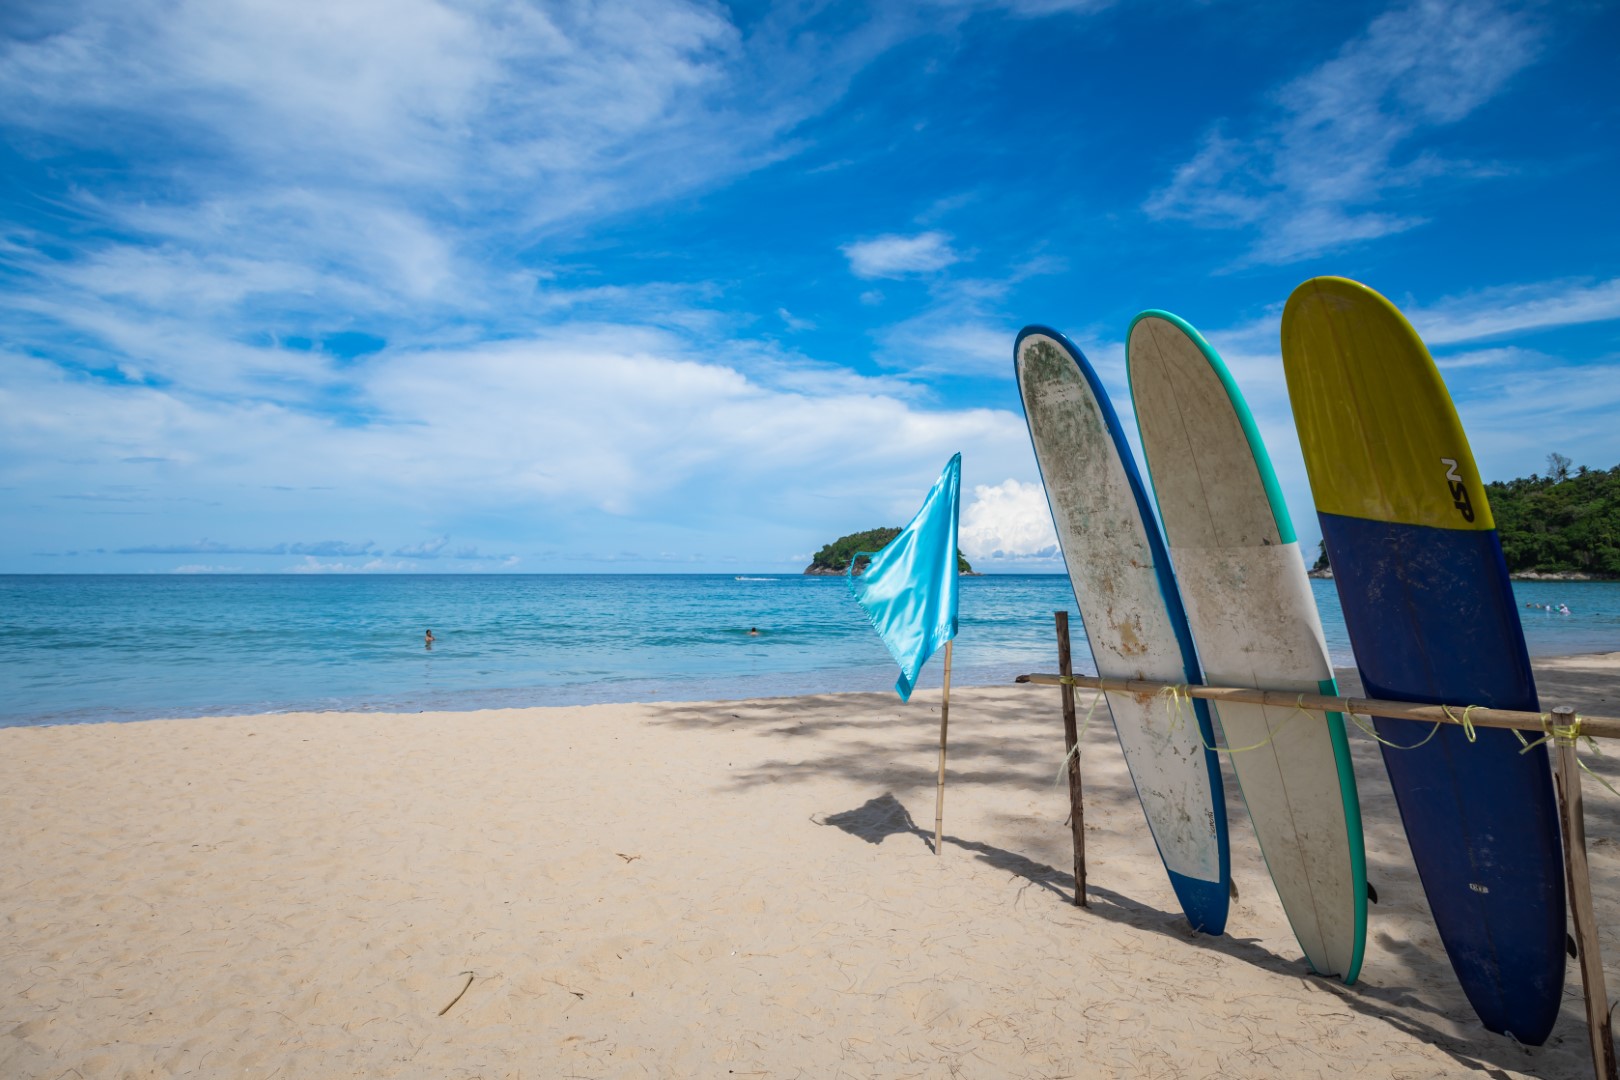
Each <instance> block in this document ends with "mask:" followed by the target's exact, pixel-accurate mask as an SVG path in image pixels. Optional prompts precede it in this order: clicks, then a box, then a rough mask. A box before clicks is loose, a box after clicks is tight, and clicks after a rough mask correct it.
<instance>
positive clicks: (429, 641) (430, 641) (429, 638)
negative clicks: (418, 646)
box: [427, 630, 433, 649]
mask: <svg viewBox="0 0 1620 1080" xmlns="http://www.w3.org/2000/svg"><path fill="white" fill-rule="evenodd" d="M427 647H428V648H430V649H431V648H433V631H432V630H429V631H428V632H427Z"/></svg>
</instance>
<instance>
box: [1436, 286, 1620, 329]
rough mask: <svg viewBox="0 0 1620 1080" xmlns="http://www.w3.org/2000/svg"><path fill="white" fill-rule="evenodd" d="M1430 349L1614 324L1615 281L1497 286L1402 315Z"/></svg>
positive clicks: (1619, 295) (1617, 315)
mask: <svg viewBox="0 0 1620 1080" xmlns="http://www.w3.org/2000/svg"><path fill="white" fill-rule="evenodd" d="M1406 316H1407V318H1408V319H1410V320H1411V323H1412V326H1413V327H1414V328H1415V329H1416V330H1417V331H1418V333H1419V334H1421V335H1422V336H1423V340H1424V341H1426V342H1428V343H1429V344H1430V345H1450V344H1454V343H1457V342H1463V341H1478V340H1480V339H1481V338H1490V337H1497V336H1499V335H1504V334H1515V333H1526V332H1530V331H1535V330H1546V329H1551V328H1553V327H1558V326H1576V325H1580V324H1582V323H1594V322H1607V321H1609V320H1612V319H1620V278H1611V279H1609V280H1608V281H1600V282H1597V283H1596V284H1588V283H1586V282H1580V281H1546V282H1536V283H1533V284H1527V285H1508V286H1499V287H1497V288H1492V289H1483V290H1480V291H1479V292H1476V293H1472V294H1470V295H1468V296H1461V297H1448V298H1446V299H1444V300H1440V301H1438V302H1436V303H1434V304H1430V305H1428V306H1426V307H1413V308H1411V309H1410V310H1407V311H1406Z"/></svg>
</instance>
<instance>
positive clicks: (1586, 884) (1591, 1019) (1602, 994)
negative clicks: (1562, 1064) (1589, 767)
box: [1553, 708, 1617, 1080]
mask: <svg viewBox="0 0 1620 1080" xmlns="http://www.w3.org/2000/svg"><path fill="white" fill-rule="evenodd" d="M1553 715H1554V723H1555V725H1556V727H1557V730H1558V732H1559V734H1558V736H1557V737H1556V738H1555V739H1554V740H1553V742H1554V746H1555V748H1556V751H1557V755H1558V813H1559V816H1560V817H1562V818H1563V825H1564V875H1565V878H1566V881H1567V883H1568V885H1569V911H1570V915H1571V917H1572V918H1573V919H1574V922H1575V942H1576V945H1575V948H1576V952H1577V953H1578V955H1579V958H1580V962H1581V990H1582V991H1583V992H1584V994H1585V997H1586V1028H1587V1035H1588V1038H1589V1039H1590V1041H1591V1047H1592V1070H1593V1073H1594V1074H1595V1075H1596V1076H1597V1078H1598V1080H1617V1077H1616V1073H1615V1059H1614V1032H1613V1030H1612V1029H1611V1028H1610V1023H1609V992H1608V989H1607V987H1606V986H1605V985H1604V982H1603V955H1602V953H1601V951H1600V950H1599V948H1598V934H1597V915H1596V913H1595V912H1594V911H1593V909H1592V878H1591V874H1590V872H1589V871H1588V868H1587V865H1586V813H1585V808H1584V807H1583V806H1582V804H1581V772H1580V768H1581V766H1580V762H1579V761H1578V760H1577V759H1576V757H1575V736H1574V734H1573V733H1574V731H1575V730H1576V729H1575V711H1574V710H1573V709H1569V708H1558V709H1554V710H1553ZM1581 727H1582V728H1583V729H1584V727H1585V721H1584V719H1583V720H1582V723H1581Z"/></svg>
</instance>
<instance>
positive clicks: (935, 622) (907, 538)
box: [849, 454, 962, 701]
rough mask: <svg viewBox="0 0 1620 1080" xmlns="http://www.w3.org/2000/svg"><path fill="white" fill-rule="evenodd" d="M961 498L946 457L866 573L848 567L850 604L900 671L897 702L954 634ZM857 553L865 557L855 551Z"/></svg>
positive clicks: (958, 475) (956, 461) (956, 462)
mask: <svg viewBox="0 0 1620 1080" xmlns="http://www.w3.org/2000/svg"><path fill="white" fill-rule="evenodd" d="M961 493H962V455H961V454H957V455H956V456H955V457H953V458H951V460H950V464H948V465H946V466H945V471H944V472H942V473H940V474H939V479H938V480H937V481H935V482H934V487H933V490H932V491H930V492H929V493H928V498H926V499H924V500H923V504H922V509H921V510H919V511H917V516H916V517H914V518H912V519H911V524H910V525H907V526H906V527H905V528H904V529H902V530H900V535H899V536H896V537H895V538H894V539H893V540H891V541H889V542H888V544H886V545H884V548H883V550H882V551H879V552H877V553H876V554H874V555H873V556H872V561H871V563H870V564H869V565H868V566H867V568H866V573H865V574H864V575H862V576H861V577H856V576H855V564H856V562H858V561H859V560H858V558H856V559H851V560H850V562H849V585H850V588H851V589H853V590H854V592H855V602H856V603H858V604H860V605H861V607H862V608H864V609H865V610H866V617H867V618H868V619H871V620H872V628H873V629H875V630H876V631H877V632H878V636H879V637H881V638H882V639H883V644H885V645H887V646H888V647H889V654H890V655H891V656H893V657H894V659H895V662H896V663H897V664H899V665H900V679H899V681H897V682H896V683H895V684H894V689H895V692H896V693H898V694H899V695H900V700H901V701H909V700H911V691H912V690H913V689H914V688H915V687H916V685H917V676H918V675H920V674H922V669H923V665H924V664H926V663H928V658H929V657H930V656H933V655H934V651H935V650H936V649H938V648H939V647H940V646H941V645H943V644H945V643H946V642H947V641H949V640H951V639H952V638H954V637H955V636H956V593H957V578H956V519H957V504H958V503H959V502H960V500H961ZM862 554H865V552H863V553H862Z"/></svg>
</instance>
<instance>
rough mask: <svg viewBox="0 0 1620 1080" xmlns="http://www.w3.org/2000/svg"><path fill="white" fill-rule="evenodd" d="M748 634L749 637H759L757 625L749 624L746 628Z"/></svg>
mask: <svg viewBox="0 0 1620 1080" xmlns="http://www.w3.org/2000/svg"><path fill="white" fill-rule="evenodd" d="M748 636H749V637H759V627H757V626H750V627H749V628H748Z"/></svg>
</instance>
